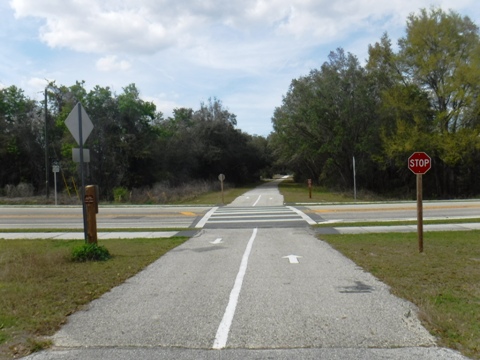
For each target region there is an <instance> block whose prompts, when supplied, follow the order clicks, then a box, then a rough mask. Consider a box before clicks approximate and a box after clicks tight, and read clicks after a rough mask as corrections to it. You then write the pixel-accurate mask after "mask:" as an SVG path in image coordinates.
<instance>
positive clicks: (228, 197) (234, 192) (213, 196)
mask: <svg viewBox="0 0 480 360" xmlns="http://www.w3.org/2000/svg"><path fill="white" fill-rule="evenodd" d="M261 184H262V183H260V182H259V183H256V184H251V185H247V186H242V187H236V188H229V189H225V190H224V192H223V198H224V204H229V203H231V202H232V201H233V200H235V199H236V198H237V197H239V196H240V195H242V194H244V193H246V192H247V191H249V190H252V189H254V188H255V187H257V186H259V185H261ZM176 204H188V205H204V204H211V205H222V193H221V191H214V192H208V193H205V194H201V195H197V196H195V197H194V198H191V199H185V200H183V201H181V202H178V203H176Z"/></svg>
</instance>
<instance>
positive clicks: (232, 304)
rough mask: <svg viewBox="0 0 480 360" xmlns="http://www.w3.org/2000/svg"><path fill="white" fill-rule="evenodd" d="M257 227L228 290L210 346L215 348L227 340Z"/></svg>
mask: <svg viewBox="0 0 480 360" xmlns="http://www.w3.org/2000/svg"><path fill="white" fill-rule="evenodd" d="M257 231H258V229H257V228H255V229H253V233H252V236H251V237H250V240H249V241H248V244H247V248H246V249H245V253H244V254H243V257H242V262H241V263H240V269H239V271H238V274H237V277H236V279H235V284H234V285H233V289H232V291H231V292H230V299H229V300H228V305H227V308H226V309H225V313H224V314H223V318H222V321H221V322H220V325H219V327H218V330H217V334H216V335H215V341H214V342H213V346H212V348H213V349H215V350H220V349H223V348H225V346H226V345H227V340H228V333H229V332H230V327H231V326H232V321H233V316H234V315H235V310H236V308H237V303H238V298H239V296H240V291H241V290H242V284H243V278H244V277H245V273H246V272H247V265H248V258H249V257H250V252H251V251H252V247H253V242H254V241H255V237H256V236H257Z"/></svg>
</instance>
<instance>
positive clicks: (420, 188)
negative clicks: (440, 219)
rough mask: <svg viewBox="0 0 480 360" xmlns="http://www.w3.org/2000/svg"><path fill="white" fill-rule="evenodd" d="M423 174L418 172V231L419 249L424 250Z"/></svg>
mask: <svg viewBox="0 0 480 360" xmlns="http://www.w3.org/2000/svg"><path fill="white" fill-rule="evenodd" d="M422 176H423V175H422V174H417V233H418V251H419V252H421V253H422V252H423V185H422Z"/></svg>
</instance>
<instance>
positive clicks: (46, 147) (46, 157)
mask: <svg viewBox="0 0 480 360" xmlns="http://www.w3.org/2000/svg"><path fill="white" fill-rule="evenodd" d="M47 110H48V109H47V88H45V189H46V194H47V200H48V196H49V191H48V190H49V189H48V130H47V124H48V114H47Z"/></svg>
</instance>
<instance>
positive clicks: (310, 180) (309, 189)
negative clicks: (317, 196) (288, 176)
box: [308, 179, 312, 199]
mask: <svg viewBox="0 0 480 360" xmlns="http://www.w3.org/2000/svg"><path fill="white" fill-rule="evenodd" d="M308 197H309V199H311V198H312V179H308Z"/></svg>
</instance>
